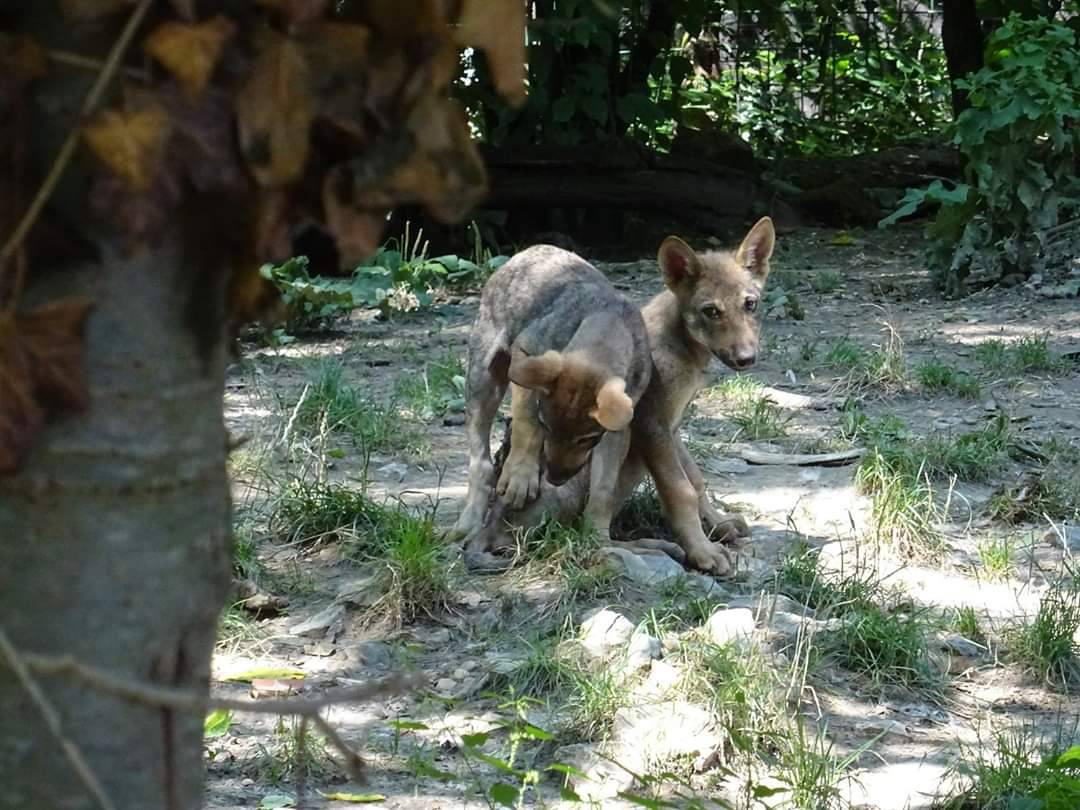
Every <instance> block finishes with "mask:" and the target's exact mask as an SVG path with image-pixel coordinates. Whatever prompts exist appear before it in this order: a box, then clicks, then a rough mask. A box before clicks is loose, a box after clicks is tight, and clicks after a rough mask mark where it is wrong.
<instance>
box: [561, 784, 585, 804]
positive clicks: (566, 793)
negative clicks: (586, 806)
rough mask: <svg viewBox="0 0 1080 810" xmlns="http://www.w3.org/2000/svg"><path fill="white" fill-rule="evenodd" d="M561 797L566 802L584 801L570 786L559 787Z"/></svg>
mask: <svg viewBox="0 0 1080 810" xmlns="http://www.w3.org/2000/svg"><path fill="white" fill-rule="evenodd" d="M559 798H560V799H562V800H563V801H564V802H581V801H584V800H583V799H582V798H581V797H580V796H579V795H578V794H577V793H575V792H574V791H572V790H571V789H570V788H568V787H561V788H559Z"/></svg>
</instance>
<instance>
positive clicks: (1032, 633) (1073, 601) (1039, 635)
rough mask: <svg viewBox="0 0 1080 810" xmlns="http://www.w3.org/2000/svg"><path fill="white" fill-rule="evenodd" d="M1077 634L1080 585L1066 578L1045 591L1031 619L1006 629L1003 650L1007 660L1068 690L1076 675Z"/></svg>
mask: <svg viewBox="0 0 1080 810" xmlns="http://www.w3.org/2000/svg"><path fill="white" fill-rule="evenodd" d="M1078 630H1080V585H1078V584H1077V583H1076V581H1075V580H1074V579H1073V578H1072V577H1070V579H1069V581H1063V582H1059V583H1056V584H1055V585H1053V586H1051V587H1050V589H1049V590H1047V592H1046V593H1045V594H1044V595H1043V597H1042V599H1041V600H1040V601H1039V609H1038V610H1037V611H1036V613H1035V616H1034V618H1032V619H1031V620H1030V621H1025V622H1022V623H1019V624H1015V625H1013V626H1011V627H1008V628H1006V632H1005V646H1006V649H1007V651H1008V655H1009V658H1010V659H1011V660H1013V661H1015V662H1017V663H1019V664H1021V665H1022V666H1024V667H1026V668H1027V669H1028V670H1029V671H1031V672H1033V673H1035V674H1036V675H1038V676H1039V677H1040V678H1042V679H1043V680H1044V681H1046V682H1047V683H1050V684H1055V685H1058V686H1068V685H1070V684H1072V683H1075V681H1076V676H1077V675H1078V674H1080V666H1078V661H1077V653H1078V652H1080V648H1078V645H1077V642H1076V634H1077V631H1078Z"/></svg>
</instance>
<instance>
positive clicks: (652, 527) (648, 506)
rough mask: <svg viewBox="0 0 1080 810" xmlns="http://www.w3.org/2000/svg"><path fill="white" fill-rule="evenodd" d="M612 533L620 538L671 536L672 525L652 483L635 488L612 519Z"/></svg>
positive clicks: (634, 538) (635, 538)
mask: <svg viewBox="0 0 1080 810" xmlns="http://www.w3.org/2000/svg"><path fill="white" fill-rule="evenodd" d="M611 534H612V536H613V537H617V538H619V539H620V540H638V539H640V538H643V537H659V538H671V537H672V533H671V527H670V526H669V525H668V522H667V519H666V518H665V517H664V510H663V507H661V505H660V499H659V498H658V497H657V495H656V489H655V487H653V485H652V484H651V483H646V484H645V485H643V486H641V487H639V488H638V489H636V490H634V492H633V493H632V494H631V495H630V497H629V498H627V499H626V502H625V503H624V504H623V505H622V507H621V508H620V509H619V511H618V513H617V514H616V515H615V517H614V518H613V519H612V521H611Z"/></svg>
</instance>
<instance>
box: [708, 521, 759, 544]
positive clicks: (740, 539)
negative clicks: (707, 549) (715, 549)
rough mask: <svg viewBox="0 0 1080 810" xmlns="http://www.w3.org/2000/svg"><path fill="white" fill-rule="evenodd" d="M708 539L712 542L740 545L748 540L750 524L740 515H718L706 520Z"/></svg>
mask: <svg viewBox="0 0 1080 810" xmlns="http://www.w3.org/2000/svg"><path fill="white" fill-rule="evenodd" d="M706 528H707V529H708V535H709V539H710V540H712V541H713V542H714V543H723V544H724V545H732V546H742V545H745V544H746V543H748V542H750V524H748V523H747V522H746V519H745V518H744V517H743V516H742V515H734V514H732V515H720V514H718V515H717V516H716V518H715V519H712V520H708V521H706Z"/></svg>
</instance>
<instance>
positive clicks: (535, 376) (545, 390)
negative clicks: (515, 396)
mask: <svg viewBox="0 0 1080 810" xmlns="http://www.w3.org/2000/svg"><path fill="white" fill-rule="evenodd" d="M562 368H563V359H562V355H561V354H559V353H558V352H544V353H543V354H538V355H536V356H535V357H531V356H529V355H527V354H525V352H522V351H516V352H514V355H513V357H511V358H510V370H509V372H508V376H509V377H510V382H512V383H514V384H515V385H520V386H521V387H522V388H529V389H532V390H534V391H539V392H541V393H542V394H544V396H548V395H550V394H551V389H552V388H553V387H554V385H555V381H556V380H557V379H559V375H560V374H562Z"/></svg>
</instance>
